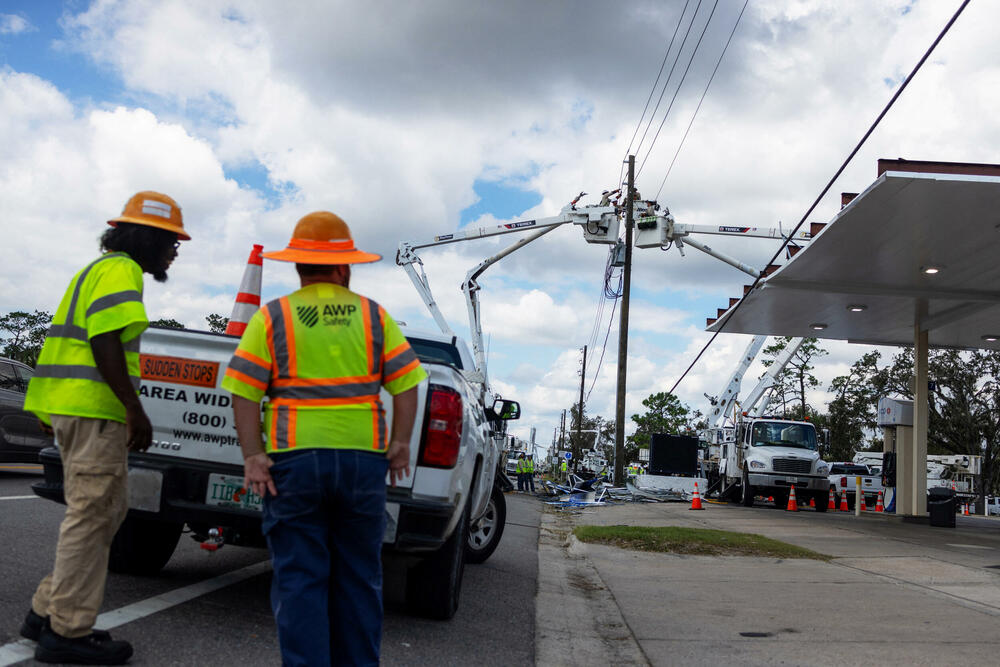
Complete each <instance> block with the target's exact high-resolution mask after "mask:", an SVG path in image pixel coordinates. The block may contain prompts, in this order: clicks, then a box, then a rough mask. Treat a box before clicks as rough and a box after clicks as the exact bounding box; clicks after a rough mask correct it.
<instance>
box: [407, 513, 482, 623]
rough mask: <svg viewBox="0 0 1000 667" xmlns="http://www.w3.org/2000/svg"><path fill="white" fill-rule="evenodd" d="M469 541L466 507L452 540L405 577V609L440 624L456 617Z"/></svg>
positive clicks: (415, 566) (450, 538)
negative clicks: (437, 621) (466, 548)
mask: <svg viewBox="0 0 1000 667" xmlns="http://www.w3.org/2000/svg"><path fill="white" fill-rule="evenodd" d="M466 504H468V503H466ZM468 541H469V508H468V507H466V509H465V511H464V512H463V513H462V516H461V517H460V518H459V520H458V525H456V526H455V530H454V531H452V534H451V537H449V538H448V540H447V541H446V542H445V543H444V544H443V545H442V546H441V548H440V549H438V550H437V551H436V552H435V553H434V554H432V555H431V556H428V557H427V558H426V559H424V560H423V561H422V562H420V563H418V564H417V565H414V566H413V567H411V568H410V570H409V572H407V573H406V606H407V608H408V609H409V611H410V613H412V614H415V615H417V616H424V617H426V618H433V619H436V620H439V621H447V620H448V619H449V618H451V617H452V616H454V615H455V612H456V611H457V610H458V598H459V594H460V593H461V592H462V574H463V573H464V571H465V547H466V543H467V542H468Z"/></svg>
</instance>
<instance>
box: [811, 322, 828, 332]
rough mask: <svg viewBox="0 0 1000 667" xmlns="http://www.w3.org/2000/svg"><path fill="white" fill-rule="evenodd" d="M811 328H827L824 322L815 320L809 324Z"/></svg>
mask: <svg viewBox="0 0 1000 667" xmlns="http://www.w3.org/2000/svg"><path fill="white" fill-rule="evenodd" d="M809 328H810V329H813V330H815V331H822V330H823V329H825V328H826V325H825V324H823V323H822V322H813V323H812V324H810V325H809Z"/></svg>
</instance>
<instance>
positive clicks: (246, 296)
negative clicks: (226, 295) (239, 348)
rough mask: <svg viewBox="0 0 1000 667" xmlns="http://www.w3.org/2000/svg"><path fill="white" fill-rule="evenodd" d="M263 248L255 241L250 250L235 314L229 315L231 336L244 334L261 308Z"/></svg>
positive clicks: (227, 327) (228, 328)
mask: <svg viewBox="0 0 1000 667" xmlns="http://www.w3.org/2000/svg"><path fill="white" fill-rule="evenodd" d="M263 249H264V246H262V245H257V244H256V243H255V244H254V246H253V250H251V251H250V258H249V259H248V260H247V268H246V269H245V270H244V271H243V280H242V281H241V282H240V291H239V293H238V294H237V295H236V303H235V304H234V305H233V314H232V315H230V316H229V324H227V325H226V333H227V334H229V335H230V336H242V335H243V332H244V331H245V330H246V328H247V322H249V321H250V318H251V317H253V314H254V313H256V312H257V311H258V310H259V309H260V277H261V270H262V268H263V263H264V262H263V260H261V257H260V252H261V250H263Z"/></svg>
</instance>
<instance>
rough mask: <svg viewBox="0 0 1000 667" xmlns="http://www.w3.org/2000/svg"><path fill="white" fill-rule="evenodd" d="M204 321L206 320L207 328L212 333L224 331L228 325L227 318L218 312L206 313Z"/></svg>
mask: <svg viewBox="0 0 1000 667" xmlns="http://www.w3.org/2000/svg"><path fill="white" fill-rule="evenodd" d="M205 321H206V322H208V330H209V331H211V332H212V333H226V327H228V326H229V318H228V317H223V316H222V315H219V314H218V313H212V314H211V315H206V316H205Z"/></svg>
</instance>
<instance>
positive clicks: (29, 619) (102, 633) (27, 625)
mask: <svg viewBox="0 0 1000 667" xmlns="http://www.w3.org/2000/svg"><path fill="white" fill-rule="evenodd" d="M48 620H49V619H48V617H47V616H39V615H38V614H36V613H35V610H34V609H31V608H30V607H29V608H28V615H27V616H25V617H24V623H22V624H21V636H22V637H24V638H25V639H30V640H32V641H36V642H37V641H38V638H39V637H41V636H42V628H44V627H45V625H46V624H47V623H48ZM92 634H93V635H94V638H95V639H97V640H98V641H102V642H106V641H110V640H111V633H110V632H108V631H107V630H94V632H93V633H92Z"/></svg>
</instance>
